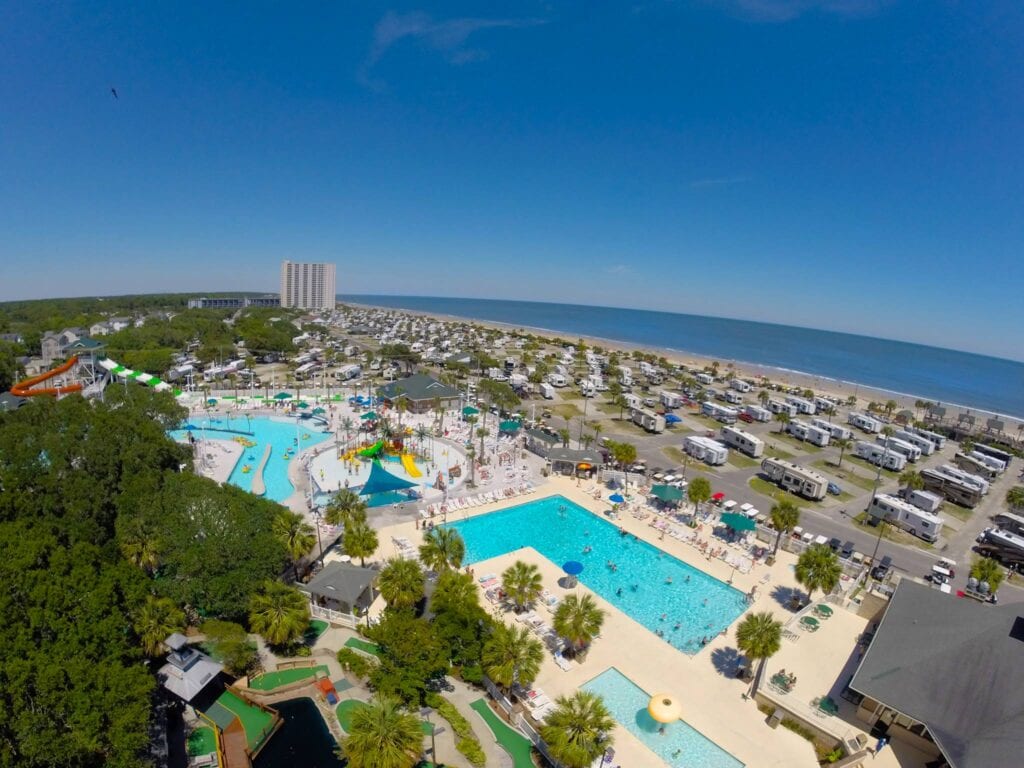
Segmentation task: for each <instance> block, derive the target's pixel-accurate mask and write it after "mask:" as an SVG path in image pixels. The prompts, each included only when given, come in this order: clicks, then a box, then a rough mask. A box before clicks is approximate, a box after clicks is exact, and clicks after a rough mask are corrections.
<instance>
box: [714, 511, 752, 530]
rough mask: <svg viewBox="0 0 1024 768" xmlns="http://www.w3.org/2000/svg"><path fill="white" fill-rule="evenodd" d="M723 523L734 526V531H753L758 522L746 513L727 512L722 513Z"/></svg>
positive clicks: (730, 526)
mask: <svg viewBox="0 0 1024 768" xmlns="http://www.w3.org/2000/svg"><path fill="white" fill-rule="evenodd" d="M722 524H723V525H726V526H728V527H729V528H732V529H733V530H734V531H753V530H756V528H757V523H755V522H754V521H753V520H751V519H750V518H749V517H747V516H746V515H737V514H736V513H735V512H726V513H725V514H723V515H722Z"/></svg>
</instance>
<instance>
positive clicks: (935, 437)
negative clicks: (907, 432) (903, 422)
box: [910, 427, 946, 451]
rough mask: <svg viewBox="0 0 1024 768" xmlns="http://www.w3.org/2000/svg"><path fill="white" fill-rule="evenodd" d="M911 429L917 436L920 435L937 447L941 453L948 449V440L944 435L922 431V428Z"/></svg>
mask: <svg viewBox="0 0 1024 768" xmlns="http://www.w3.org/2000/svg"><path fill="white" fill-rule="evenodd" d="M910 429H911V430H912V431H913V432H914V434H916V435H920V436H921V437H923V438H924V439H925V440H928V441H929V442H930V443H932V445H934V446H935V450H937V451H941V450H942V449H943V448H945V447H946V438H945V436H944V435H940V434H939V433H938V432H929V431H928V430H927V429H921V428H920V427H910Z"/></svg>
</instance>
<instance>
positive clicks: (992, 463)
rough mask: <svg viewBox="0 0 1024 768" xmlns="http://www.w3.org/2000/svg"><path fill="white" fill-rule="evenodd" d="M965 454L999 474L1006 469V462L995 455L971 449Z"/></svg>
mask: <svg viewBox="0 0 1024 768" xmlns="http://www.w3.org/2000/svg"><path fill="white" fill-rule="evenodd" d="M967 455H968V456H970V457H971V458H972V459H974V460H975V461H977V462H980V463H981V464H984V465H985V466H986V467H988V468H989V469H994V470H995V471H996V472H997V473H1000V474H1001V473H1003V472H1005V471H1006V467H1007V463H1006V462H1005V461H1003V460H1002V459H997V458H996V457H995V456H989V455H988V454H987V453H982V452H981V451H979V450H973V451H971V452H970V453H968V454H967Z"/></svg>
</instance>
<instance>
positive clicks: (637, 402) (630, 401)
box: [623, 392, 644, 408]
mask: <svg viewBox="0 0 1024 768" xmlns="http://www.w3.org/2000/svg"><path fill="white" fill-rule="evenodd" d="M623 397H624V398H625V400H626V407H627V408H643V407H644V400H643V398H642V397H640V395H634V394H633V393H632V392H627V393H626V394H624V395H623Z"/></svg>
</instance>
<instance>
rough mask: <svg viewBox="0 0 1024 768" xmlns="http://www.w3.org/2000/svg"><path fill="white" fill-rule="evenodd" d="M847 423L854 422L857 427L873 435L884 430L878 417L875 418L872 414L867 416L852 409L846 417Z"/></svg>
mask: <svg viewBox="0 0 1024 768" xmlns="http://www.w3.org/2000/svg"><path fill="white" fill-rule="evenodd" d="M846 423H847V424H852V425H853V426H855V427H856V428H857V429H859V430H861V431H863V432H867V433H868V434H871V435H874V434H877V433H878V432H881V431H882V422H880V421H879V420H878V419H873V418H871V417H870V416H865V415H864V414H863V413H857V412H856V411H850V415H849V416H847V417H846Z"/></svg>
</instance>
